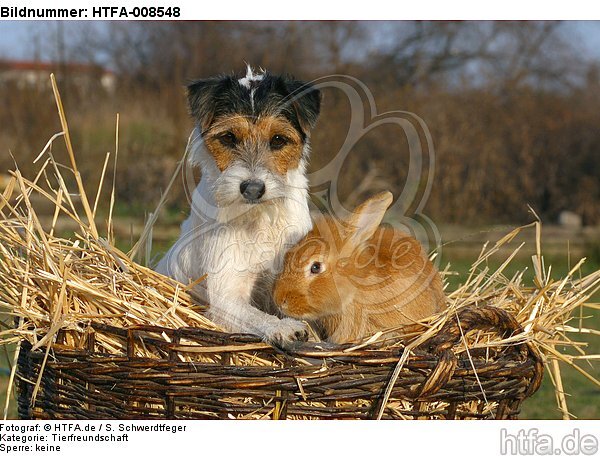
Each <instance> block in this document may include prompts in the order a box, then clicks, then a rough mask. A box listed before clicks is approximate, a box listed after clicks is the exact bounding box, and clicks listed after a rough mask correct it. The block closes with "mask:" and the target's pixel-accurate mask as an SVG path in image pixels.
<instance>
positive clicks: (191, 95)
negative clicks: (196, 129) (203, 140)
mask: <svg viewBox="0 0 600 456" xmlns="http://www.w3.org/2000/svg"><path fill="white" fill-rule="evenodd" d="M221 82H222V80H221V79H219V78H209V79H198V80H196V81H193V82H191V83H190V84H188V85H187V97H188V108H189V111H190V114H191V115H192V117H194V119H196V122H197V123H198V125H199V126H200V129H201V131H202V133H204V132H205V131H206V129H207V128H208V127H210V124H211V123H212V121H213V117H214V114H215V100H216V97H215V95H216V93H217V90H218V88H219V86H220V84H221Z"/></svg>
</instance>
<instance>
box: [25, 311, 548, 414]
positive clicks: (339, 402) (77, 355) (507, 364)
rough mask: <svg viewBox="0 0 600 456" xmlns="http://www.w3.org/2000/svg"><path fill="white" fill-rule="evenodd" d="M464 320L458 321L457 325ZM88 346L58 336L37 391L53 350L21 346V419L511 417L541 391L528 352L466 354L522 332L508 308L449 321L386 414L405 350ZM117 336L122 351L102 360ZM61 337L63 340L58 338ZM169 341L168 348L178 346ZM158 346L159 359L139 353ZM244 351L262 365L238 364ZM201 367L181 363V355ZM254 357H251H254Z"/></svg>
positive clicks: (238, 338) (225, 337) (419, 352)
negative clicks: (482, 337)
mask: <svg viewBox="0 0 600 456" xmlns="http://www.w3.org/2000/svg"><path fill="white" fill-rule="evenodd" d="M456 321H460V326H459V324H457V323H456ZM92 327H93V331H88V333H87V336H86V337H85V340H84V341H83V344H82V345H80V346H86V347H88V348H87V349H77V350H74V349H70V348H69V347H66V346H64V345H61V343H60V340H57V343H56V344H55V347H54V349H53V354H52V352H51V355H50V357H49V358H48V359H47V362H46V365H45V367H44V371H43V375H42V379H41V383H40V386H39V391H38V393H37V396H36V399H35V404H34V405H33V406H32V405H31V402H32V394H33V390H34V385H35V383H36V381H37V380H38V374H39V372H40V369H41V367H42V364H43V361H44V357H45V350H35V351H33V350H31V345H29V344H27V343H26V342H23V344H22V347H21V353H20V356H19V365H18V382H17V388H18V395H19V399H18V407H19V416H20V417H21V418H23V419H34V418H44V419H199V418H212V419H228V418H271V419H286V418H287V419H292V418H293V419H306V418H308V419H334V418H354V419H372V418H376V417H378V416H379V414H380V413H381V417H382V418H384V419H399V418H417V419H466V418H474V419H488V418H496V419H507V418H516V417H517V415H518V414H519V411H520V405H521V403H522V401H523V400H524V399H525V398H527V397H528V396H530V395H531V394H533V393H534V392H535V391H536V390H537V388H538V387H539V385H540V383H541V379H542V375H543V364H542V360H541V358H540V356H539V355H538V353H537V351H536V350H535V348H534V347H533V346H531V345H530V344H520V345H511V344H508V343H506V344H501V345H500V346H498V347H496V348H494V349H490V348H487V349H476V348H474V349H471V350H469V351H468V356H467V351H465V350H464V346H463V347H462V348H463V350H462V353H459V354H456V353H455V352H460V351H461V350H457V349H458V348H459V347H460V346H461V344H464V339H462V338H461V334H466V333H467V332H468V331H470V330H474V329H485V330H489V329H492V330H493V331H494V332H496V333H498V334H499V335H501V336H503V337H506V336H509V335H510V334H514V333H516V332H519V331H521V328H520V327H519V326H518V324H517V323H516V321H515V320H514V318H513V317H512V316H511V315H509V314H508V313H507V312H505V311H503V310H500V309H497V308H494V307H490V306H482V307H470V308H465V309H463V310H461V311H460V312H459V313H458V319H456V320H455V321H449V322H447V323H446V324H445V325H444V326H443V328H442V329H441V330H440V332H439V333H438V334H437V335H436V336H435V337H434V338H433V339H430V340H429V342H428V343H427V346H422V347H419V348H418V349H416V350H413V352H412V354H411V356H410V357H409V358H408V360H407V362H406V363H405V364H404V366H403V367H402V370H401V372H400V375H399V376H398V378H397V380H396V381H395V383H394V386H393V389H391V393H390V394H389V398H388V400H387V401H386V404H385V406H384V407H383V410H381V408H382V405H383V397H384V392H385V390H386V388H387V386H388V384H389V383H390V379H391V378H392V376H393V372H394V370H395V368H396V367H397V365H398V362H399V358H400V356H401V355H402V353H403V349H404V347H403V346H398V345H396V346H393V347H386V346H385V345H383V344H380V345H377V346H375V345H368V346H366V347H363V348H357V347H352V348H353V349H351V350H348V348H350V347H349V346H339V345H336V346H333V345H325V344H322V343H319V344H314V343H307V344H303V345H302V346H301V347H299V348H297V349H295V350H294V351H293V352H287V353H284V352H281V351H279V350H277V349H276V348H273V347H271V346H268V345H266V344H263V343H262V342H261V341H260V340H259V339H258V338H256V337H254V336H250V335H243V334H225V333H219V332H214V331H208V330H201V329H189V328H184V329H179V330H172V329H166V328H159V327H146V326H144V327H136V328H130V329H123V328H115V327H109V326H104V325H94V326H92ZM103 334H104V335H110V337H112V338H117V339H118V340H121V341H122V343H123V345H122V346H123V348H124V349H123V353H122V354H106V353H97V352H94V346H95V338H96V337H100V336H102V335H103ZM59 338H60V335H59ZM169 341H170V342H169ZM142 345H143V346H144V348H145V350H146V352H147V349H148V348H149V347H153V350H154V352H155V353H156V354H157V356H156V358H148V357H140V356H139V354H138V353H136V351H137V347H140V346H142ZM241 353H245V354H250V355H252V358H251V359H253V360H254V361H253V362H252V363H247V362H246V363H245V365H240V364H239V362H238V361H239V355H240V354H241ZM183 355H185V356H186V357H187V358H186V359H190V358H189V357H190V356H198V361H192V362H190V361H182V356H183ZM246 359H248V357H246Z"/></svg>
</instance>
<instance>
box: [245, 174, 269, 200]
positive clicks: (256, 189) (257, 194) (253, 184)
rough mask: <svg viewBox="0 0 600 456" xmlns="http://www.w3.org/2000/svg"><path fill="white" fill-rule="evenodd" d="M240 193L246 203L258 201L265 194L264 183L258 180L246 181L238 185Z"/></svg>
mask: <svg viewBox="0 0 600 456" xmlns="http://www.w3.org/2000/svg"><path fill="white" fill-rule="evenodd" d="M240 193H241V194H242V196H243V197H244V198H246V199H247V200H248V201H258V200H259V199H260V198H261V197H262V196H263V195H264V194H265V183H264V182H263V181H260V180H255V179H251V180H246V181H244V182H242V183H241V184H240Z"/></svg>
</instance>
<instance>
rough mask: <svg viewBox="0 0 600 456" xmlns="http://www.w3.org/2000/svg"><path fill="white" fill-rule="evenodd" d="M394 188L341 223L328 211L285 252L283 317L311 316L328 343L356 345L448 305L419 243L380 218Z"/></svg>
mask: <svg viewBox="0 0 600 456" xmlns="http://www.w3.org/2000/svg"><path fill="white" fill-rule="evenodd" d="M392 200H393V196H392V194H391V193H390V192H382V193H379V194H377V195H375V196H373V197H371V198H369V199H368V200H366V201H365V202H364V203H362V204H361V205H360V206H359V207H358V208H356V209H355V210H354V212H353V213H352V214H351V215H350V217H349V218H348V219H347V220H345V221H342V223H338V222H337V221H336V220H335V219H334V218H333V217H331V216H328V215H321V216H319V217H317V218H316V219H315V220H314V225H313V228H312V230H311V231H309V233H308V234H307V235H306V236H305V237H304V238H303V239H302V240H300V241H299V242H298V243H297V244H296V245H295V246H293V247H291V248H290V250H288V252H287V253H286V255H285V258H284V265H283V269H282V272H281V273H280V275H279V276H278V278H277V280H276V282H275V285H274V289H273V297H274V302H275V304H276V306H277V307H278V309H279V310H280V311H281V313H283V314H284V315H286V316H288V317H292V318H296V319H299V320H305V321H307V322H309V323H311V325H313V326H314V327H316V328H318V329H319V330H320V331H321V333H322V334H324V336H325V338H326V340H327V341H328V342H333V343H348V342H356V341H358V340H360V339H363V338H365V337H367V336H371V335H373V334H375V333H376V332H378V331H384V330H387V329H392V328H394V331H390V333H391V334H393V333H398V334H401V333H402V328H401V326H402V325H407V324H412V323H415V322H417V321H419V320H421V319H424V318H426V317H429V316H431V315H433V314H435V313H437V312H440V311H441V310H443V309H444V308H445V305H446V304H445V295H444V291H443V287H442V281H441V279H440V275H439V273H438V271H437V269H436V268H435V266H434V265H433V264H432V263H431V261H430V260H429V259H428V258H427V256H426V255H425V252H424V251H423V248H422V247H421V244H420V242H419V241H417V240H416V239H415V238H413V237H412V236H409V235H408V234H406V233H403V232H402V231H399V230H396V229H394V228H392V227H390V226H389V225H381V226H380V223H381V220H382V219H383V216H384V214H385V212H386V210H387V208H388V207H389V206H390V204H391V203H392Z"/></svg>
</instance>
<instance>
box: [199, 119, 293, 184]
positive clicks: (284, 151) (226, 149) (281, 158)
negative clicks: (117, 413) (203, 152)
mask: <svg viewBox="0 0 600 456" xmlns="http://www.w3.org/2000/svg"><path fill="white" fill-rule="evenodd" d="M227 132H231V133H233V134H234V135H235V137H236V145H235V146H229V145H224V144H222V142H221V141H220V140H219V137H220V136H222V135H223V134H225V133H227ZM275 135H280V136H283V137H285V138H286V139H287V144H285V145H284V146H283V147H282V148H281V149H278V150H271V148H270V145H269V144H270V141H271V139H272V138H273V137H274V136H275ZM204 141H205V143H206V146H207V149H208V151H209V153H210V154H211V155H212V157H213V158H214V160H215V163H216V164H217V167H218V168H219V170H220V171H221V172H222V171H224V170H225V169H227V167H228V166H230V165H231V164H232V163H233V162H234V160H235V159H236V158H242V157H246V158H247V157H249V156H250V157H251V156H253V155H255V156H256V155H258V154H262V158H263V159H264V160H265V161H266V164H267V168H269V170H270V171H272V172H276V173H278V174H280V175H285V174H286V173H287V172H288V171H289V170H290V169H296V168H297V167H298V164H299V163H300V159H301V158H302V150H303V144H302V138H301V137H300V135H299V134H298V131H297V130H296V129H295V128H294V126H293V125H292V124H291V123H290V122H289V121H287V120H286V119H284V118H282V117H276V116H267V117H258V118H256V119H253V118H250V117H246V116H240V115H233V116H230V117H222V118H220V119H217V120H216V121H215V122H214V123H213V124H212V126H211V127H210V129H209V130H208V131H206V133H205V134H204Z"/></svg>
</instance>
